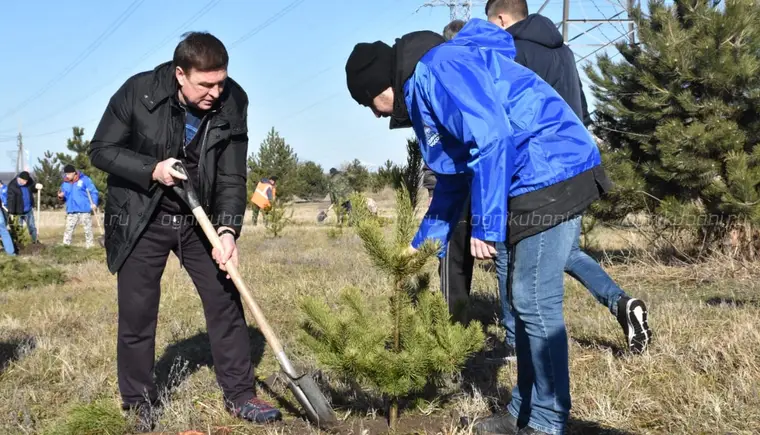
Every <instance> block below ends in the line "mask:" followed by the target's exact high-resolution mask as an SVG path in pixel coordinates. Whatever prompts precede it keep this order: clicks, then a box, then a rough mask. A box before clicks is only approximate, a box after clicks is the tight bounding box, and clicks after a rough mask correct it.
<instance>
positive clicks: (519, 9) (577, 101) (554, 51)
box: [486, 0, 652, 353]
mask: <svg viewBox="0 0 760 435" xmlns="http://www.w3.org/2000/svg"><path fill="white" fill-rule="evenodd" d="M486 15H487V16H488V20H489V21H490V22H492V23H494V24H496V25H497V26H499V27H501V28H502V29H504V30H506V31H507V32H509V34H510V35H512V38H513V39H514V42H515V47H516V48H517V56H516V57H515V61H516V62H517V63H519V64H521V65H523V66H525V67H527V68H529V69H530V70H532V71H533V72H535V73H536V74H538V76H539V77H541V78H542V79H543V80H544V81H545V82H547V83H548V84H549V85H551V86H552V87H553V88H554V89H555V90H556V91H557V93H559V95H560V96H561V97H562V98H563V99H564V100H565V101H566V102H567V103H568V105H569V106H570V107H571V108H572V109H573V111H574V112H575V114H576V115H577V116H578V118H579V119H581V120H582V121H583V123H584V125H586V126H588V125H589V124H591V117H590V116H589V114H588V108H587V106H586V98H585V96H584V94H583V88H582V86H581V80H580V76H579V74H578V69H577V68H576V65H575V56H574V55H573V52H572V50H571V49H570V47H568V46H567V45H565V43H564V41H563V38H562V35H561V34H560V33H559V31H558V30H557V27H556V26H555V25H554V23H552V21H551V20H549V19H548V18H546V17H544V16H542V15H538V14H530V15H529V14H528V4H527V2H526V0H489V1H488V3H487V4H486ZM600 178H604V179H606V176H600ZM608 183H609V182H608ZM579 241H580V233H579V234H578V237H577V238H576V241H575V243H574V244H573V247H572V249H571V251H570V256H569V257H568V259H567V264H566V265H565V272H567V273H568V274H570V275H571V276H573V277H574V278H575V279H577V280H578V281H580V282H581V283H582V284H583V285H584V286H585V287H586V288H587V289H588V290H589V291H590V292H591V294H592V295H593V296H594V297H595V298H596V299H597V301H599V303H601V304H602V305H605V306H606V307H607V308H608V309H609V310H610V313H612V315H613V316H615V317H616V319H617V321H618V323H619V324H620V326H621V328H622V329H623V334H624V335H625V339H626V343H627V345H628V348H629V349H630V350H631V351H633V352H637V353H638V352H642V351H643V350H644V349H645V348H646V347H647V346H648V345H649V342H650V340H651V339H652V331H651V330H650V329H649V325H648V321H647V308H646V305H645V304H644V302H643V301H642V300H640V299H636V298H632V297H630V296H628V295H627V294H626V293H625V292H624V291H623V290H622V289H621V288H620V287H619V286H618V285H617V284H616V283H615V281H614V280H613V279H612V278H611V277H610V276H609V275H607V273H606V272H605V271H604V269H602V267H601V266H600V265H599V263H597V262H596V260H594V259H593V258H591V257H590V256H589V255H588V254H586V253H585V252H583V251H582V250H581V249H580V247H579ZM506 255H507V252H506V251H505V252H504V255H501V256H499V257H502V260H499V258H497V262H496V263H497V264H496V267H497V268H498V267H502V268H504V270H506V268H507V264H506V262H504V261H503V258H504V257H506ZM502 284H503V285H502ZM499 286H500V294H503V296H506V289H502V288H501V287H506V283H500V285H499ZM502 311H503V316H504V320H503V323H504V324H505V325H506V326H507V336H508V337H507V340H509V339H510V337H509V336H510V334H511V335H512V336H514V332H513V331H514V317H513V316H512V314H511V312H510V310H509V309H508V308H507V307H506V306H505V307H503V309H502Z"/></svg>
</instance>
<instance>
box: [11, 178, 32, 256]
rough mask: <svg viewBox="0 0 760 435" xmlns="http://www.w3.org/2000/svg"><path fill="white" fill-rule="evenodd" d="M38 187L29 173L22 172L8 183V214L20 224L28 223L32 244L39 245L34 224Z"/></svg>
mask: <svg viewBox="0 0 760 435" xmlns="http://www.w3.org/2000/svg"><path fill="white" fill-rule="evenodd" d="M35 193H37V186H36V184H35V182H34V179H33V178H32V176H31V175H29V172H27V171H22V172H20V173H19V174H18V176H17V177H16V178H14V179H13V180H12V181H11V182H10V183H8V205H7V208H8V214H10V215H12V216H16V217H17V218H18V219H19V223H24V222H25V223H26V227H27V229H28V231H29V235H30V236H31V237H32V243H39V240H38V239H37V226H36V225H35V222H34V194H35Z"/></svg>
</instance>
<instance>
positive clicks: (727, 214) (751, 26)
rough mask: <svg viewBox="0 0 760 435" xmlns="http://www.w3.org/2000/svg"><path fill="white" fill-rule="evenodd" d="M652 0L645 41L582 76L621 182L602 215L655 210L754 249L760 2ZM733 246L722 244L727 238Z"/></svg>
mask: <svg viewBox="0 0 760 435" xmlns="http://www.w3.org/2000/svg"><path fill="white" fill-rule="evenodd" d="M723 6H724V7H718V6H717V2H710V1H705V0H676V1H675V2H673V3H665V2H664V1H661V0H657V1H651V2H650V3H649V8H648V9H649V15H648V16H645V15H644V14H643V13H642V12H641V10H640V9H637V10H635V11H634V19H635V20H636V22H637V23H638V28H639V34H638V36H639V43H638V44H636V45H634V46H631V45H625V44H621V45H618V50H619V51H620V53H621V54H622V58H623V59H622V60H621V61H618V62H613V60H612V59H611V58H610V57H609V56H607V55H602V56H600V57H599V58H598V62H597V68H596V69H595V68H594V67H593V66H588V67H587V68H586V73H587V74H588V76H589V78H590V79H591V81H592V82H593V84H594V85H593V86H592V89H593V91H594V95H595V97H596V99H597V100H598V104H597V108H596V129H595V132H596V134H597V136H598V137H599V138H600V139H601V142H602V146H601V148H602V151H603V155H604V160H605V164H606V166H607V168H608V170H609V171H610V173H611V174H612V177H613V180H614V181H615V182H616V184H617V185H618V188H617V189H616V191H615V192H613V194H612V196H611V198H610V200H609V201H605V202H602V203H600V204H599V205H598V206H596V207H595V210H596V212H597V213H598V215H600V216H602V217H620V216H622V215H623V214H625V213H628V212H631V211H637V210H643V209H648V210H652V211H655V212H656V213H657V214H658V215H659V217H660V218H664V219H665V220H667V221H668V222H670V223H672V224H674V225H677V226H679V227H680V228H690V229H694V230H695V236H697V237H695V240H699V243H700V244H702V243H704V242H706V243H707V245H708V246H712V247H713V248H717V247H720V246H722V247H727V246H728V247H730V248H731V249H732V251H733V252H736V249H737V248H741V249H740V250H741V251H742V253H743V254H744V255H749V256H754V255H755V254H756V253H757V252H758V251H757V249H758V246H757V243H758V242H757V241H758V228H759V227H758V224H760V145H758V139H760V118H759V117H758V108H760V4H758V3H756V2H753V1H751V0H731V1H728V2H725V3H723ZM727 240H728V241H729V243H725V242H726V241H727Z"/></svg>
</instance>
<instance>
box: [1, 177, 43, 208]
mask: <svg viewBox="0 0 760 435" xmlns="http://www.w3.org/2000/svg"><path fill="white" fill-rule="evenodd" d="M36 185H37V182H36V181H34V178H32V177H31V176H30V177H29V181H27V182H26V188H27V189H29V199H30V200H31V201H32V208H34V201H35V198H34V194H35V193H37V188H36V187H35V186H36ZM5 206H6V208H7V209H8V214H11V215H22V214H24V194H23V193H21V186H19V184H18V178H14V179H12V180H11V181H9V182H8V204H6V205H5Z"/></svg>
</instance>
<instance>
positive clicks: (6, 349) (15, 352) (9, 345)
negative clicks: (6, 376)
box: [0, 336, 37, 374]
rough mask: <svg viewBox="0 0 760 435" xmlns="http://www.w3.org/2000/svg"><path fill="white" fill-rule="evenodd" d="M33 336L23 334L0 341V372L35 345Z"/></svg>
mask: <svg viewBox="0 0 760 435" xmlns="http://www.w3.org/2000/svg"><path fill="white" fill-rule="evenodd" d="M36 345H37V344H36V341H35V339H34V337H30V336H24V337H19V338H12V339H9V340H7V341H0V374H2V373H3V372H4V371H5V369H6V368H7V367H8V366H9V365H10V363H12V362H14V361H18V360H19V359H21V358H22V357H23V356H24V355H25V354H26V353H28V352H30V351H31V350H33V349H34V348H35V347H36Z"/></svg>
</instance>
